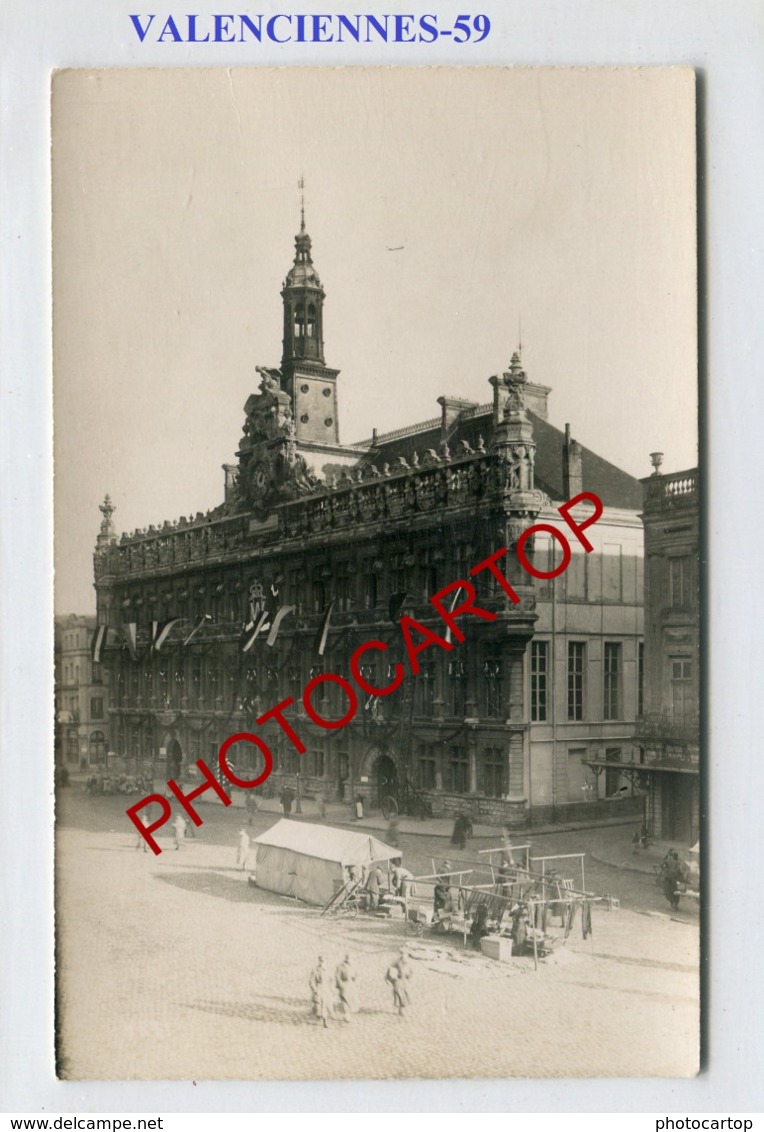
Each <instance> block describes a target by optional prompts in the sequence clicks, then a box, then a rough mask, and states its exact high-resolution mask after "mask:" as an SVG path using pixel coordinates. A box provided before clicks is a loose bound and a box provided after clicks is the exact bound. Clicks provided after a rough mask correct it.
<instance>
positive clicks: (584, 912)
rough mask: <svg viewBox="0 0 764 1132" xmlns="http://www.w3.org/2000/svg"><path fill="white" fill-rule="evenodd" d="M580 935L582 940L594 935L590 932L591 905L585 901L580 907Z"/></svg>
mask: <svg viewBox="0 0 764 1132" xmlns="http://www.w3.org/2000/svg"><path fill="white" fill-rule="evenodd" d="M581 934H582V935H583V937H584V939H586V938H587V937H588V936H590V935H593V934H594V933H593V932H592V905H591V901H589V900H585V901H584V902H583V904H582V905H581Z"/></svg>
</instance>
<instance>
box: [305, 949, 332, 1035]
mask: <svg viewBox="0 0 764 1132" xmlns="http://www.w3.org/2000/svg"><path fill="white" fill-rule="evenodd" d="M310 993H311V997H312V999H313V1013H314V1014H315V1016H316V1018H320V1019H321V1022H322V1023H323V1025H324V1027H325V1028H327V1027H328V1025H329V1021H328V1019H329V1018H331V1017H332V1016H333V1013H334V1011H333V1009H332V999H331V988H330V986H329V973H328V971H327V970H326V967H325V966H324V957H323V955H319V957H318V963H317V964H316V966H315V967H314V968H313V970H312V971H311V973H310Z"/></svg>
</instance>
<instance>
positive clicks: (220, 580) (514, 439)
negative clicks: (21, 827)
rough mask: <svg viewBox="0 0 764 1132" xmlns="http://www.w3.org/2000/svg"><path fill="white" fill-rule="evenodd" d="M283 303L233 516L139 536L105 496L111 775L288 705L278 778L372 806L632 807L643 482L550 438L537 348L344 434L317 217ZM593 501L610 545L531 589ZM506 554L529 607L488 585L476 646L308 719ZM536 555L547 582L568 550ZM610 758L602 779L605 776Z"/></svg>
mask: <svg viewBox="0 0 764 1132" xmlns="http://www.w3.org/2000/svg"><path fill="white" fill-rule="evenodd" d="M281 298H282V305H283V350H282V360H281V364H280V367H279V368H266V367H259V368H258V373H259V375H260V382H259V388H258V390H257V392H255V393H253V394H252V395H251V396H250V397H249V398H248V400H247V402H246V404H245V406H244V413H245V420H244V427H243V434H242V436H241V439H240V441H239V445H238V450H237V454H236V455H237V459H236V463H234V464H230V465H226V466H225V467H224V473H225V486H224V499H223V502H222V503H221V504H220V506H219V507H217V508H216V509H215V510H213V511H211V512H208V513H207V514H201V513H199V514H197V515H196V516H189V517H183V518H181V519H179V520H176V521H173V522H170V521H167V522H165V523H164V524H163V525H162V526H161V527H158V528H155V527H149V528H147V529H146V530H139V531H134V532H132V533H131V534H122V535H121V536H117V534H116V531H115V528H114V524H113V518H112V516H113V508H112V507H111V504H110V503H108V501H107V502H105V504H104V505H103V506H102V508H101V510H102V512H103V521H102V524H101V531H100V534H99V536H98V539H97V546H96V551H95V586H96V593H97V609H98V613H97V618H98V624H99V626H105V627H108V633H107V634H106V637H105V641H104V644H103V650H102V653H101V656H102V660H103V663H104V665H105V667H106V668H107V670H108V672H109V682H108V689H109V706H108V716H109V721H108V735H109V738H108V748H109V755H108V759H109V763H110V764H113V768H114V769H115V770H122V769H124V770H127V771H129V772H130V773H142V774H152V773H153V774H154V776H155V777H156V778H157V780H158V781H159V780H161V779H165V778H166V777H168V776H172V777H174V778H177V779H180V780H183V781H192V780H193V777H194V773H195V763H196V760H197V759H199V758H203V759H205V760H207V761H208V762H209V763H210V765H213V764H215V763H216V761H217V751H218V748H219V746H220V744H221V743H222V742H223V741H224V739H226V738H227V737H228V736H229V735H231V734H233V733H235V732H239V731H244V730H251V729H253V728H254V727H255V726H256V724H255V721H256V719H257V718H258V717H259V716H260V715H262V714H263V713H264V712H265V711H266V710H267V709H269V708H270V707H272V706H274V705H275V704H277V703H278V702H280V701H281V700H283V699H284V698H285V697H287V696H291V697H292V698H293V699H294V701H295V704H294V706H293V707H292V708H291V709H289V712H288V715H289V716H290V719H291V722H292V725H293V726H294V728H295V729H296V730H297V731H298V732H299V734H300V735H301V736H302V738H303V741H304V742H305V744H306V746H307V748H308V750H307V753H306V754H304V755H297V754H296V752H295V751H294V750H293V748H292V747H291V745H290V744H289V742H288V740H287V739H286V738H285V736H284V735H283V733H282V732H281V730H280V729H279V727H278V726H277V724H276V723H268V724H266V725H265V726H264V727H263V728H262V729H260V730H261V733H262V734H263V737H264V738H265V739H266V741H267V742H268V743H269V745H270V746H271V749H272V750H273V751H274V752H275V754H276V761H277V767H276V770H275V772H274V775H273V776H272V779H271V780H269V782H268V783H267V784H266V787H265V788H266V789H273V788H275V789H279V788H280V786H281V785H282V784H284V783H287V784H290V785H292V786H293V787H294V788H295V789H297V790H298V791H300V792H302V793H303V794H314V793H318V792H322V793H323V794H324V795H326V796H327V797H335V798H345V799H350V798H355V797H357V796H358V795H361V796H362V797H363V798H364V799H365V800H366V801H367V803H369V804H371V805H377V804H378V803H379V801H380V800H381V798H382V797H383V796H384V795H385V794H386V793H389V792H390V791H394V790H395V789H396V788H398V787H400V786H401V784H403V783H406V784H407V785H408V786H409V787H410V788H411V789H414V790H416V791H418V792H419V794H420V796H421V797H422V798H423V799H425V800H427V801H429V802H430V803H431V804H432V807H433V810H434V812H436V813H444V812H451V811H453V810H455V809H457V808H459V807H461V806H465V805H466V806H467V807H468V808H469V809H471V811H472V813H473V814H474V815H475V816H476V817H483V818H490V819H494V820H496V821H499V820H501V821H505V822H507V823H509V824H510V825H514V826H521V825H524V824H526V823H527V821H528V820H529V819H533V818H534V817H536V816H538V817H539V818H548V817H553V818H554V817H560V818H562V817H563V816H571V815H573V814H574V813H575V812H577V811H578V810H579V809H580V808H581V807H587V808H588V809H589V812H593V810H592V807H594V808H596V809H598V810H599V811H601V812H605V811H607V812H610V811H614V812H619V813H624V812H629V811H630V809H631V808H632V807H633V806H634V805H635V804H636V802H637V801H638V799H635V798H633V797H632V794H633V790H632V787H631V785H630V781H629V779H628V776H627V777H625V778H624V776H623V775H622V773H621V771H620V769H619V764H625V763H629V764H633V763H634V761H635V760H636V759H637V754H636V748H635V741H634V732H635V726H636V719H637V715H638V714H639V712H640V696H641V691H640V688H641V684H640V680H641V673H642V661H641V657H642V652H641V643H642V634H643V624H642V604H643V603H642V586H643V583H642V543H643V538H642V527H641V522H640V518H639V507H640V503H641V492H640V485H639V483H638V481H636V480H635V479H633V478H632V477H631V476H629V475H627V474H626V473H625V472H623V471H621V470H620V469H618V468H616V467H614V466H613V465H612V464H610V463H608V462H607V461H605V460H603V459H602V458H601V457H599V456H597V455H596V454H595V453H593V452H591V451H589V450H588V449H586V448H584V447H583V446H581V445H579V444H578V443H577V442H576V441H575V440H574V439H573V438H572V437H571V434H570V430H569V429H567V428H566V430H565V432H561V431H560V430H559V429H557V428H556V427H554V426H553V425H552V424H551V423H550V421H549V419H548V417H549V414H548V396H549V393H550V390H549V388H548V387H546V386H543V385H539V384H535V383H534V382H532V381H530V380H529V379H528V376H527V375H526V373H525V372H524V371H523V368H522V360H521V357H520V355H519V351H518V353H515V354H514V355H513V357H512V360H511V363H510V365H509V367H508V368H507V370H506V371H505V372H502V373H501V374H498V375H495V376H493V377H491V378H490V379H489V389H490V399H489V400H487V401H486V403H485V404H480V403H477V402H474V403H473V402H471V401H465V400H462V399H456V398H452V397H447V396H443V397H441V398H439V410H440V411H439V413H438V415H437V416H435V417H433V418H432V419H431V420H428V421H424V422H422V423H419V424H413V425H411V426H409V427H407V428H402V429H400V430H397V431H395V432H392V433H388V434H385V435H378V434H376V433H374V434H373V435H372V436H371V437H369V438H367V439H366V440H363V441H360V442H357V443H354V444H350V445H347V444H342V443H341V442H340V435H339V427H338V415H339V406H338V392H337V376H338V371H337V370H334V369H331V368H329V367H328V366H327V365H326V361H325V358H324V346H323V322H324V301H325V292H324V289H323V286H322V284H321V281H320V279H319V276H318V273H317V270H316V268H315V266H314V264H313V260H312V249H311V241H310V237H309V236H308V234H307V232H306V231H305V226H304V223H303V224H302V225H301V230H300V232H299V234H298V235H297V237H296V240H295V257H294V263H293V265H292V267H291V269H290V271H289V273H288V274H287V276H286V279H285V282H284V284H283V287H282V290H281ZM581 490H587V491H591V492H594V493H596V494H597V495H598V496H599V497H600V498H601V500H602V502H603V504H604V506H605V510H604V514H603V516H602V518H601V519H600V520H599V521H598V523H597V524H596V525H595V526H594V527H592V528H590V532H589V533H590V535H591V537H592V541H593V542H594V543H595V550H594V552H593V553H591V554H589V555H586V554H584V553H583V551H581V552H580V553H578V552H576V553H575V554H574V556H573V561H572V563H571V565H570V566H569V568H568V569H567V570H566V571H565V573H564V574H562V575H560V576H559V577H557V578H556V579H554V580H549V581H538V582H536V583H534V580H533V579H532V578H531V577H530V575H528V574H527V573H525V572H524V571H522V570H521V568H520V567H519V564H518V563H517V561H516V558H515V555H514V553H513V548H514V545H515V543H516V542H517V539H518V538H519V536H520V535H521V534H522V532H523V531H524V530H525V529H526V528H528V527H529V526H531V525H532V524H533V523H535V522H543V523H547V524H551V525H556V526H558V527H560V528H561V529H562V528H563V527H564V524H563V523H562V520H561V519H560V516H559V514H558V513H557V511H556V505H557V504H559V503H560V502H563V501H566V500H567V499H569V498H571V497H572V496H574V495H576V494H577V493H578V492H580V491H581ZM501 547H507V548H509V553H508V554H507V555H506V556H505V557H504V558H503V559H502V560H501V565H502V569H503V570H505V572H506V575H505V576H506V577H507V579H508V581H509V582H510V583H511V585H512V586H513V587H514V588H515V590H516V592H517V594H518V596H519V597H520V602H519V604H513V603H511V602H510V600H509V598H508V597H507V596H506V595H505V594H504V592H503V591H502V589H501V586H500V585H499V583H498V582H497V581H496V579H494V578H493V577H492V576H491V575H490V572H489V571H484V572H483V573H482V574H481V575H480V576H479V577H478V579H477V582H476V584H477V589H478V599H479V601H480V603H481V604H482V605H483V606H485V607H486V608H488V609H490V610H491V611H492V612H494V613H495V614H496V620H494V621H492V622H488V621H482V620H481V621H479V620H477V619H471V620H470V621H468V622H466V623H465V632H466V640H465V641H464V642H463V643H459V644H457V645H455V647H454V648H453V650H452V651H445V650H437V649H432V650H430V651H429V652H427V653H425V654H423V657H422V664H421V671H420V673H419V675H418V676H416V677H413V676H409V677H408V678H407V679H406V680H405V681H404V682H403V684H402V685H401V687H400V688H399V690H398V691H396V692H395V693H394V694H392V695H389V696H385V697H381V696H373V695H368V696H366V695H363V696H361V704H360V707H359V711H358V713H357V715H356V717H355V719H354V720H353V721H352V722H351V723H349V724H348V725H347V726H344V727H342V728H339V729H336V730H326V729H323V728H321V727H319V726H318V725H316V724H315V723H312V722H310V721H309V720H308V719H307V717H306V716H305V713H304V709H303V708H302V705H301V697H302V691H303V689H304V688H305V686H306V684H307V683H308V682H309V681H310V680H311V679H313V678H315V677H316V676H318V675H320V674H321V673H322V672H337V673H340V674H343V675H346V674H347V673H348V662H349V658H350V656H351V654H352V652H353V651H354V650H355V649H356V648H357V647H358V645H360V644H361V643H363V642H364V641H367V640H369V639H376V640H380V641H384V642H385V643H386V644H388V646H389V650H388V652H387V653H382V652H379V651H377V652H370V653H368V654H367V656H368V665H367V666H366V667H365V670H364V677H365V679H366V680H367V681H368V682H369V683H370V684H372V685H376V686H377V687H383V686H384V685H386V684H387V683H389V680H390V674H391V673H392V672H393V671H394V665H395V663H396V661H397V660H399V659H403V648H402V642H401V634H400V630H399V628H398V625H397V623H396V622H397V619H398V618H399V616H400V614H401V612H406V613H409V614H410V615H411V616H413V617H415V618H416V619H417V620H418V621H420V622H421V623H423V624H426V625H428V626H430V627H431V628H433V629H434V630H435V631H436V632H438V631H440V632H442V630H443V626H442V622H440V620H439V619H438V618H437V617H436V616H435V613H434V610H433V609H432V607H431V606H430V605H429V602H428V598H429V597H430V596H431V595H432V594H433V593H435V592H437V590H438V589H440V588H442V587H444V586H446V585H447V584H448V583H450V582H451V581H453V580H455V579H457V578H460V577H468V576H469V575H468V573H467V571H468V570H469V568H470V567H471V566H473V565H475V564H477V563H479V562H481V561H482V560H483V559H485V558H487V557H488V556H489V555H491V554H493V553H494V552H495V551H497V550H498V549H499V548H501ZM531 553H532V554H533V556H534V561H535V562H536V565H537V567H538V568H539V569H541V570H545V571H548V570H551V569H552V568H553V566H552V563H553V562H554V560H555V557H554V556H555V551H554V549H553V544H552V539H551V536H546V540H545V538H544V537H542V536H537V537H536V539H535V545H533V546H532V548H531ZM336 692H337V689H336V688H334V687H333V686H332V685H331V684H328V683H327V684H320V685H319V686H318V688H317V691H316V694H315V696H314V703H315V704H316V706H317V708H319V709H320V712H321V714H322V715H325V716H327V717H332V716H334V717H335V718H336V717H338V716H340V715H342V713H343V711H344V707H345V704H344V702H341V700H340V699H338V698H336ZM232 758H233V761H234V762H235V763H236V765H237V766H238V767H240V768H242V769H243V768H244V767H246V766H247V765H249V763H250V761H251V760H254V759H255V753H254V751H253V749H252V748H251V747H248V746H246V745H240V747H239V749H238V750H237V752H236V753H235V755H232ZM600 761H601V762H607V763H608V764H609V765H608V773H606V774H605V775H601V774H597V773H596V772H595V771H594V770H593V769H592V767H591V765H590V764H591V763H592V762H594V763H597V762H600Z"/></svg>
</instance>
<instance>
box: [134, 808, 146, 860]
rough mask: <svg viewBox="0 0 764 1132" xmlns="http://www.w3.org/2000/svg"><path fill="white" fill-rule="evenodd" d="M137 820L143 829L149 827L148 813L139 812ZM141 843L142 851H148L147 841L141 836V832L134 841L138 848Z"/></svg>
mask: <svg viewBox="0 0 764 1132" xmlns="http://www.w3.org/2000/svg"><path fill="white" fill-rule="evenodd" d="M138 821H139V822H140V823H141V825H142V826H143V828H144V829H148V828H149V824H150V823H149V815H148V814H145V815H144V814H139V815H138ZM141 845H142V846H143V852H144V853H148V851H149V845H148V842H147V840H146V838H145V837H144V836H143V834H142V833H139V834H138V837H137V839H136V842H135V848H136V849H140V847H141Z"/></svg>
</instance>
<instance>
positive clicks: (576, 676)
mask: <svg viewBox="0 0 764 1132" xmlns="http://www.w3.org/2000/svg"><path fill="white" fill-rule="evenodd" d="M585 667H586V645H585V644H584V642H583V641H568V719H571V720H581V719H583V718H584V670H585Z"/></svg>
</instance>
